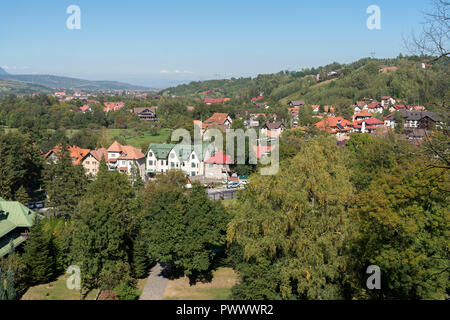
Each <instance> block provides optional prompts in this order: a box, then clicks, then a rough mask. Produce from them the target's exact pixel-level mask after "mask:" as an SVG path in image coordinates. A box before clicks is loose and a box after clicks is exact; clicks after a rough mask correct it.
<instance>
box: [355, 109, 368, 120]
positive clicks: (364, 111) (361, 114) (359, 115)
mask: <svg viewBox="0 0 450 320" xmlns="http://www.w3.org/2000/svg"><path fill="white" fill-rule="evenodd" d="M358 117H372V114H371V113H370V112H369V111H367V110H363V111H361V112H358V113H355V114H354V115H353V119H355V118H358Z"/></svg>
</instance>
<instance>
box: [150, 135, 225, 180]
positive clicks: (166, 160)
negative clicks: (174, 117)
mask: <svg viewBox="0 0 450 320" xmlns="http://www.w3.org/2000/svg"><path fill="white" fill-rule="evenodd" d="M216 152H217V148H216V147H215V146H214V145H213V144H211V143H202V144H196V145H183V144H155V143H152V144H150V145H149V148H148V151H147V154H146V167H147V169H146V171H147V174H149V175H154V174H161V173H165V172H167V171H168V170H182V171H183V172H184V173H185V174H186V175H188V176H191V177H194V176H202V175H204V172H205V160H207V159H209V158H210V157H212V156H213V155H214V154H215V153H216Z"/></svg>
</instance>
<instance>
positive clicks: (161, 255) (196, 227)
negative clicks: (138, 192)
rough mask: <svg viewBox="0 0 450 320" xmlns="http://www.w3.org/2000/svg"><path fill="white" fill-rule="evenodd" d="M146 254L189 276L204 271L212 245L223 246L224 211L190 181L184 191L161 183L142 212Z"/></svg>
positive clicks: (206, 268) (209, 265)
mask: <svg viewBox="0 0 450 320" xmlns="http://www.w3.org/2000/svg"><path fill="white" fill-rule="evenodd" d="M144 216H145V222H144V227H143V230H144V233H145V237H146V239H147V243H148V255H149V256H151V257H153V258H155V259H159V260H160V261H162V262H165V263H168V264H170V266H171V267H172V268H173V269H174V270H177V271H182V272H183V273H184V274H187V275H189V276H193V277H195V276H197V275H200V274H204V273H207V272H208V271H209V270H210V268H211V265H212V262H213V259H214V256H215V254H214V249H216V248H219V247H221V246H224V244H225V228H226V223H227V219H228V218H227V214H226V212H225V210H224V208H223V206H222V205H221V204H220V203H214V202H212V201H211V200H210V199H209V198H208V197H207V195H206V193H205V190H204V188H203V187H202V186H201V185H199V184H194V186H193V189H192V191H191V192H189V193H188V194H185V192H184V190H183V189H182V188H181V187H180V186H178V187H174V186H172V187H169V186H167V185H165V184H162V185H161V186H160V187H159V186H158V185H157V186H156V187H155V188H154V193H153V195H152V200H151V202H150V205H149V206H148V207H147V208H146V210H145V212H144Z"/></svg>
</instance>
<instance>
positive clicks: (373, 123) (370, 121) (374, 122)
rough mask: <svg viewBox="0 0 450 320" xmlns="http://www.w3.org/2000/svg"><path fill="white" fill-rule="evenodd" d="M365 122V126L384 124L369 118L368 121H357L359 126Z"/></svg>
mask: <svg viewBox="0 0 450 320" xmlns="http://www.w3.org/2000/svg"><path fill="white" fill-rule="evenodd" d="M363 122H365V123H366V125H380V124H384V122H383V121H381V120H379V119H377V118H369V119H365V120H359V121H358V124H361V123H363Z"/></svg>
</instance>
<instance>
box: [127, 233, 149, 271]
mask: <svg viewBox="0 0 450 320" xmlns="http://www.w3.org/2000/svg"><path fill="white" fill-rule="evenodd" d="M149 267H150V258H149V256H148V255H147V243H146V241H145V238H144V237H143V234H142V232H140V233H139V234H138V236H137V238H136V239H135V240H134V242H133V253H132V262H131V270H132V274H133V276H134V277H135V278H138V279H143V278H145V277H146V276H147V275H148V269H149Z"/></svg>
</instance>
